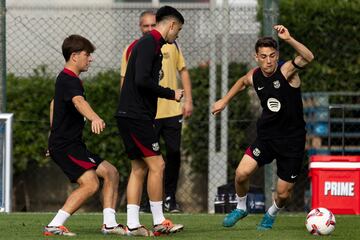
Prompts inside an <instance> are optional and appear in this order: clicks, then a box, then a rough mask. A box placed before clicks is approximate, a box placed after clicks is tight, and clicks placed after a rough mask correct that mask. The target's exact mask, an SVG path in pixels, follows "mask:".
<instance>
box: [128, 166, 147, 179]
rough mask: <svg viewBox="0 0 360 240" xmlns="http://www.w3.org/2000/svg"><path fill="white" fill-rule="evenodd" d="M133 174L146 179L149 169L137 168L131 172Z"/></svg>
mask: <svg viewBox="0 0 360 240" xmlns="http://www.w3.org/2000/svg"><path fill="white" fill-rule="evenodd" d="M131 172H132V174H134V175H135V176H136V177H140V178H144V177H145V175H146V173H147V172H148V168H147V167H144V168H136V169H132V170H131Z"/></svg>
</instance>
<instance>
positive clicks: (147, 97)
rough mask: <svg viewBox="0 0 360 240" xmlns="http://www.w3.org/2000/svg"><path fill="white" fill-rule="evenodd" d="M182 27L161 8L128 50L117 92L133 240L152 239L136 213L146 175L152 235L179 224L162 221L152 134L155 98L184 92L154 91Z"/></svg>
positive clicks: (160, 163)
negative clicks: (166, 51) (167, 49)
mask: <svg viewBox="0 0 360 240" xmlns="http://www.w3.org/2000/svg"><path fill="white" fill-rule="evenodd" d="M183 23H184V18H183V16H182V15H181V14H180V13H179V12H178V11H177V10H176V9H174V8H172V7H169V6H164V7H162V8H160V9H159V10H158V11H157V13H156V27H155V29H153V30H152V31H151V32H149V34H146V35H145V36H143V37H142V38H141V39H140V40H139V41H138V42H137V43H136V44H135V45H134V47H133V49H132V52H131V55H130V58H129V61H128V65H127V69H126V74H125V78H124V82H123V85H122V89H121V94H120V100H119V105H118V109H117V113H116V117H117V123H118V127H119V130H120V134H121V137H122V139H123V142H124V145H125V149H126V152H127V154H128V156H129V158H130V160H131V173H130V177H129V182H128V186H127V203H128V204H127V230H128V231H127V232H128V235H132V236H151V235H152V232H150V231H149V230H147V229H146V228H145V227H144V226H143V225H141V224H140V221H139V208H140V200H141V193H142V188H143V182H144V178H145V176H146V174H147V172H148V171H149V173H148V178H147V183H148V185H147V190H148V195H149V199H150V209H151V212H152V216H153V224H154V228H153V233H154V234H155V235H160V234H162V233H169V232H177V231H179V230H182V229H183V225H181V224H173V223H172V222H171V221H170V220H167V219H165V217H164V215H163V207H162V197H163V171H164V166H165V163H164V160H163V158H162V156H161V153H160V147H159V143H158V138H157V136H156V134H155V129H154V119H155V115H156V110H157V101H158V98H159V97H160V98H166V99H171V100H175V101H180V99H181V98H182V96H183V90H181V89H177V90H172V89H170V88H164V87H161V86H160V85H159V81H160V80H161V78H162V77H163V72H162V70H161V62H162V54H161V47H162V46H163V45H164V44H165V43H166V42H167V43H172V42H174V41H175V39H176V38H177V35H178V33H179V31H180V30H181V28H182V25H183Z"/></svg>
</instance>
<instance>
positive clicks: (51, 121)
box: [50, 99, 54, 128]
mask: <svg viewBox="0 0 360 240" xmlns="http://www.w3.org/2000/svg"><path fill="white" fill-rule="evenodd" d="M53 119H54V99H52V100H51V102H50V128H51V127H52V123H53Z"/></svg>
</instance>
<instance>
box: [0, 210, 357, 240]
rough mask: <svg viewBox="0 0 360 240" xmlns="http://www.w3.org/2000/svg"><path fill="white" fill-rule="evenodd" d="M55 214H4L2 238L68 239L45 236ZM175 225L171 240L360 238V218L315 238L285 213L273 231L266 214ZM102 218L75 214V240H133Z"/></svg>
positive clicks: (145, 218)
mask: <svg viewBox="0 0 360 240" xmlns="http://www.w3.org/2000/svg"><path fill="white" fill-rule="evenodd" d="M53 216H54V213H12V214H0V239H1V240H2V239H7V240H13V239H14V240H16V239H21V240H25V239H26V240H31V239H37V240H39V239H40V240H41V239H68V237H61V236H56V237H44V236H42V229H43V226H44V225H46V224H47V223H48V222H49V221H50V220H51V219H52V217H53ZM167 216H168V217H169V218H170V219H172V220H173V221H174V222H177V223H182V224H184V225H185V229H184V231H182V232H180V233H177V234H174V235H172V236H171V239H192V240H196V239H204V240H205V239H206V240H208V239H241V240H246V239H255V240H260V239H261V240H263V239H264V240H265V239H270V240H273V239H274V240H297V239H299V240H300V239H301V240H304V239H305V240H307V239H331V240H335V239H347V240H348V239H349V240H350V239H351V240H352V239H360V216H344V215H337V216H336V229H335V231H334V232H333V234H332V235H331V236H311V235H310V234H309V233H308V232H307V231H306V229H305V226H304V219H305V214H304V213H301V214H286V213H284V214H281V215H279V217H278V218H277V220H276V223H275V226H274V228H273V229H272V230H270V231H266V232H259V231H256V230H255V227H256V225H257V224H258V222H259V221H260V220H261V218H262V215H255V214H251V215H249V216H248V217H246V218H245V219H244V220H242V221H240V222H238V223H237V224H236V225H235V226H234V227H232V228H224V227H222V226H221V223H222V220H223V217H224V215H211V214H209V215H208V214H193V215H192V214H178V215H175V214H174V215H167ZM117 219H118V221H119V222H120V223H124V222H125V219H126V215H125V214H118V216H117ZM140 219H141V221H142V223H143V224H145V225H146V226H150V224H151V219H152V218H151V215H150V214H144V215H141V218H140ZM101 224H102V215H101V214H99V213H94V214H91V213H88V214H85V213H84V214H75V215H74V216H72V217H71V218H70V219H69V220H68V221H67V223H66V226H67V227H69V229H71V231H73V232H76V233H77V234H78V235H77V236H76V237H73V238H71V239H87V240H91V239H119V238H120V239H129V237H120V236H103V235H102V234H101V233H100V227H101Z"/></svg>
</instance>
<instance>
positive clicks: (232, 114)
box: [183, 63, 249, 176]
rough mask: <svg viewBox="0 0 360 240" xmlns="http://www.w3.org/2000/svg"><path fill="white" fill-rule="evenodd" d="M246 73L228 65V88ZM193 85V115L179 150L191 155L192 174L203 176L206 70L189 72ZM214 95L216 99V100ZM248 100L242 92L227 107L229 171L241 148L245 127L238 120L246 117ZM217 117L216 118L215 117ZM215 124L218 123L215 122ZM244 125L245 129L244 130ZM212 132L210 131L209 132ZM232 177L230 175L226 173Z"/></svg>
mask: <svg viewBox="0 0 360 240" xmlns="http://www.w3.org/2000/svg"><path fill="white" fill-rule="evenodd" d="M245 72H246V66H245V65H243V64H236V63H231V64H230V66H229V89H230V88H231V87H232V85H233V84H234V83H235V82H236V80H238V78H239V77H241V76H242V75H244V74H245ZM217 73H218V74H217V79H218V81H217V82H218V89H220V79H221V76H220V73H221V70H220V67H218V69H217ZM190 77H191V82H192V85H193V92H192V94H193V99H194V113H193V115H192V116H191V118H190V119H189V121H188V124H187V125H186V127H185V128H184V135H183V150H184V151H185V153H186V154H187V155H190V156H191V160H192V161H191V166H192V170H193V171H194V172H200V173H206V172H207V169H208V143H209V142H208V138H209V135H208V132H209V119H208V117H209V68H208V67H200V68H194V69H190ZM220 97H221V96H220V93H218V98H220ZM248 103H249V97H248V95H247V94H246V92H243V93H241V94H239V95H238V96H236V97H235V98H234V99H233V101H232V102H231V103H230V105H229V136H228V142H229V155H228V158H229V164H230V167H229V169H231V170H230V171H232V170H233V169H235V167H236V166H237V164H238V162H239V156H241V154H242V152H243V149H244V146H243V144H244V142H246V141H244V140H245V130H246V125H247V123H246V124H244V122H240V121H239V119H247V118H248V117H249V106H248ZM217 118H219V117H217ZM217 124H220V122H219V121H217ZM244 125H245V127H244ZM212 131H213V130H212ZM230 175H231V176H232V175H233V174H232V173H230Z"/></svg>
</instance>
